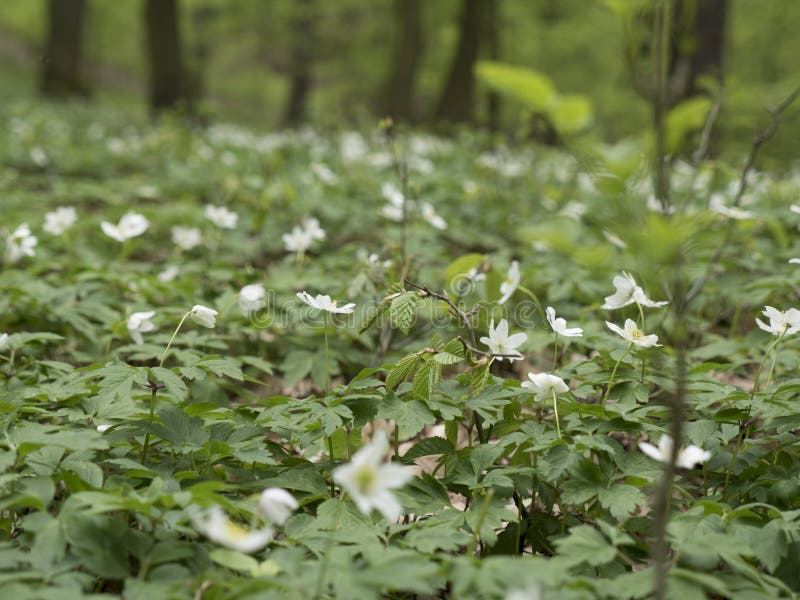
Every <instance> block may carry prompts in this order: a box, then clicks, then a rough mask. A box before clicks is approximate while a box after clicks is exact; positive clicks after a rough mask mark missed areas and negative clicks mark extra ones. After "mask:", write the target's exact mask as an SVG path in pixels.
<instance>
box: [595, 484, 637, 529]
mask: <svg viewBox="0 0 800 600" xmlns="http://www.w3.org/2000/svg"><path fill="white" fill-rule="evenodd" d="M597 498H598V500H600V504H601V505H602V506H603V507H604V508H607V509H608V510H609V512H610V513H611V514H612V515H613V516H614V518H615V519H617V520H618V521H624V520H625V519H627V518H628V517H629V516H630V515H631V513H633V511H634V510H636V507H637V506H643V505H644V504H645V501H646V499H647V498H646V496H645V495H644V493H643V492H642V491H641V490H640V489H639V488H636V487H633V486H632V485H627V484H624V483H615V484H614V485H612V486H611V487H610V488H608V489H601V490H600V491H599V492H598V494H597Z"/></svg>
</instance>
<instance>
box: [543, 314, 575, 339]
mask: <svg viewBox="0 0 800 600" xmlns="http://www.w3.org/2000/svg"><path fill="white" fill-rule="evenodd" d="M544 312H545V314H546V315H547V322H548V323H549V324H550V328H551V329H552V330H553V331H554V332H556V333H557V334H558V335H560V336H561V337H581V336H583V329H581V328H580V327H567V321H566V319H564V318H562V317H556V309H555V308H553V307H552V306H548V307H547V308H546V309H545V311H544Z"/></svg>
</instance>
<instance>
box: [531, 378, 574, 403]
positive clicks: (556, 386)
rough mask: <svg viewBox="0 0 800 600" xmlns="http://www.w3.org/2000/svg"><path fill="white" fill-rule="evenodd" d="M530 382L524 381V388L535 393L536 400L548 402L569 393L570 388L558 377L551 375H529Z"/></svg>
mask: <svg viewBox="0 0 800 600" xmlns="http://www.w3.org/2000/svg"><path fill="white" fill-rule="evenodd" d="M528 379H529V380H530V381H523V382H522V387H524V388H527V389H529V390H531V391H532V392H534V393H535V394H536V395H535V396H534V397H533V399H534V400H537V401H539V400H547V399H548V398H552V397H553V396H559V395H561V394H565V393H566V392H568V391H569V386H568V385H567V384H566V383H565V382H564V380H563V379H561V377H559V376H558V375H552V374H551V373H528Z"/></svg>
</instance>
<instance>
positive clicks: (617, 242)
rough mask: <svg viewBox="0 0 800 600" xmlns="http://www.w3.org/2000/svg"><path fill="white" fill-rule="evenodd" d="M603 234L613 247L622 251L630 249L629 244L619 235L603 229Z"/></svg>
mask: <svg viewBox="0 0 800 600" xmlns="http://www.w3.org/2000/svg"><path fill="white" fill-rule="evenodd" d="M601 233H602V234H603V237H604V238H606V240H607V241H608V243H609V244H611V245H612V246H615V247H617V248H619V249H620V250H625V248H627V247H628V244H626V243H625V242H623V241H622V238H620V237H619V236H618V235H615V234H614V233H612V232H610V231H609V230H608V229H603V231H602V232H601Z"/></svg>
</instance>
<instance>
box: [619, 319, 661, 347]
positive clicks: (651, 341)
mask: <svg viewBox="0 0 800 600" xmlns="http://www.w3.org/2000/svg"><path fill="white" fill-rule="evenodd" d="M606 325H607V326H608V328H609V329H610V330H611V331H613V332H614V333H616V334H618V335H620V336H622V337H623V338H624V339H625V340H627V341H628V342H630V343H631V344H636V345H637V346H641V347H642V348H649V347H651V346H661V344H657V343H656V342H658V336H657V335H655V334H651V335H645V333H644V331H642V330H641V329H639V328H638V327H637V326H636V321H633V320H631V319H625V329H621V328H620V327H619V326H618V325H614V323H609V322H608V321H606Z"/></svg>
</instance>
